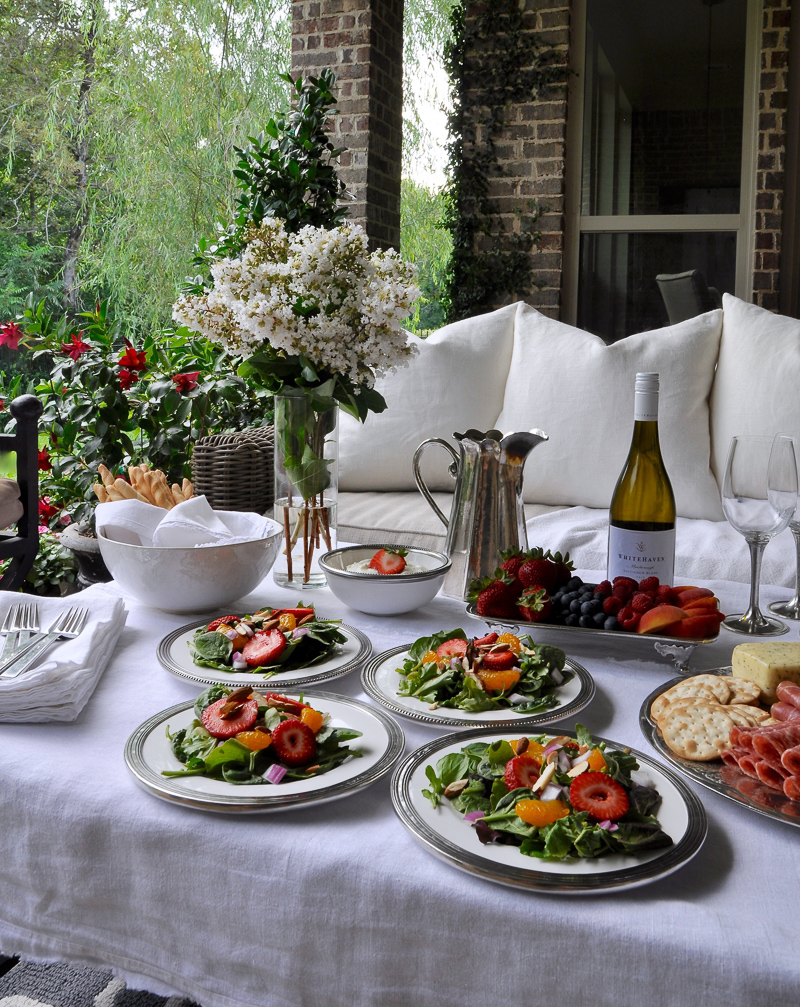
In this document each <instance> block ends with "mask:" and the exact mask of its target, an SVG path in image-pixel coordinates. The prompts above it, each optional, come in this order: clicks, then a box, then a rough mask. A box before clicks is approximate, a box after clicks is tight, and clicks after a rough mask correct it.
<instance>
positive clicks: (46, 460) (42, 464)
mask: <svg viewBox="0 0 800 1007" xmlns="http://www.w3.org/2000/svg"><path fill="white" fill-rule="evenodd" d="M52 467H53V463H52V462H51V461H50V452H49V451H48V450H47V448H42V450H41V451H40V452H39V471H40V472H49V471H50V470H51V469H52Z"/></svg>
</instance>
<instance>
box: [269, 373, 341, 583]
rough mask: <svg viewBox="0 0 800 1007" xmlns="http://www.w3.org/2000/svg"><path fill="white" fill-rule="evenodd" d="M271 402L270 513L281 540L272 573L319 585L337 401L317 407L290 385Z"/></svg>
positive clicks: (331, 537) (330, 534) (331, 524)
mask: <svg viewBox="0 0 800 1007" xmlns="http://www.w3.org/2000/svg"><path fill="white" fill-rule="evenodd" d="M274 405H275V510H274V517H275V520H276V521H277V522H278V523H279V524H280V525H281V526H282V527H283V544H282V546H281V549H280V550H279V552H278V558H277V560H276V561H275V566H274V567H273V576H274V578H275V583H276V584H279V585H280V586H282V587H290V588H299V589H301V590H303V589H307V588H316V587H323V586H324V585H325V582H326V581H325V574H324V573H323V571H322V570H321V569H320V566H319V557H320V556H321V555H323V554H324V553H326V552H327V551H328V550H329V549H334V548H335V547H336V505H337V497H338V492H339V458H338V454H339V422H338V421H339V407H338V406H334V407H333V408H331V409H327V410H325V411H324V412H316V411H315V410H314V408H313V406H312V404H311V402H310V401H309V399H308V397H307V396H306V395H304V394H303V393H302V392H300V391H296V390H293V389H292V390H287V391H285V392H284V393H282V394H281V395H276V396H275V399H274Z"/></svg>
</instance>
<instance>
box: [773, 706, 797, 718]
mask: <svg viewBox="0 0 800 1007" xmlns="http://www.w3.org/2000/svg"><path fill="white" fill-rule="evenodd" d="M769 712H770V713H771V714H772V716H773V717H774V718H775V719H776V720H797V721H800V710H799V709H798V708H797V707H796V706H792V704H791V703H773V704H772V706H771V707H770V708H769Z"/></svg>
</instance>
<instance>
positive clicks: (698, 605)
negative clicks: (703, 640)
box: [681, 597, 719, 615]
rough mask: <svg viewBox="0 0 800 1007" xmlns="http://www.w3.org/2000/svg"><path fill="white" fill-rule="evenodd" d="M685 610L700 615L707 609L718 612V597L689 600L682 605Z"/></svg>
mask: <svg viewBox="0 0 800 1007" xmlns="http://www.w3.org/2000/svg"><path fill="white" fill-rule="evenodd" d="M681 608H682V609H683V610H684V612H691V613H692V615H700V614H701V613H703V612H705V611H709V612H716V610H717V609H718V608H719V600H718V599H717V598H716V597H711V598H695V599H694V601H687V602H686V603H685V604H683V605H681Z"/></svg>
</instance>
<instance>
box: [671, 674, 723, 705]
mask: <svg viewBox="0 0 800 1007" xmlns="http://www.w3.org/2000/svg"><path fill="white" fill-rule="evenodd" d="M728 682H730V678H728V677H727V676H726V677H723V676H722V675H708V674H703V675H692V677H691V678H687V679H684V681H683V683H682V684H683V685H687V684H689V683H691V684H692V685H704V686H705V687H706V688H707V689H710V690H711V691H712V692H713V693H714V698H715V699H716V701H717V702H718V703H722V704H723V705H725V704H726V703H729V702H730V698H731V690H730V687H729V686H728Z"/></svg>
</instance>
